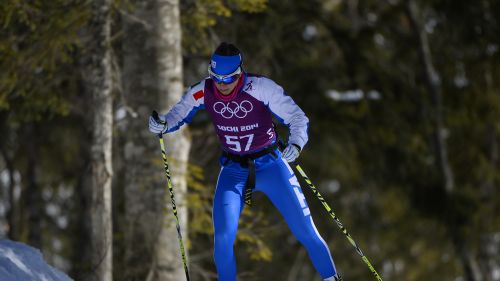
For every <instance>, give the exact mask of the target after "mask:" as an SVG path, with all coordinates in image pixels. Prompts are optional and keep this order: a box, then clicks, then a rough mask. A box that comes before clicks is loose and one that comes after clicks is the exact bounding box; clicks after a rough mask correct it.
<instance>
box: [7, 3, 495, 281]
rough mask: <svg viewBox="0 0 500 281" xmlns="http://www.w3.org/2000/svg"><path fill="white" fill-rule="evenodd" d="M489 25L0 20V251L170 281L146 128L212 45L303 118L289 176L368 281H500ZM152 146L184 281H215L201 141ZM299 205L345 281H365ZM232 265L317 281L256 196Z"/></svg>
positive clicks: (85, 6)
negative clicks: (17, 247) (273, 87)
mask: <svg viewBox="0 0 500 281" xmlns="http://www.w3.org/2000/svg"><path fill="white" fill-rule="evenodd" d="M499 18H500V2H499V1H495V0H478V1H464V0H458V1H457V0H454V1H451V0H425V1H416V0H378V1H375V0H366V1H358V0H313V1H299V0H289V1H273V0H269V1H267V0H254V1H252V0H198V1H196V0H186V1H176V0H150V1H139V0H95V1H84V0H52V1H43V0H31V1H22V0H4V1H2V4H1V5H0V36H1V40H0V67H1V68H0V69H1V72H0V152H1V153H0V236H1V237H8V238H10V239H13V240H16V241H22V242H25V243H27V244H29V245H32V246H35V247H37V248H39V249H41V250H42V252H43V254H44V256H45V258H46V259H47V260H48V261H49V262H50V263H51V264H53V265H55V266H56V267H58V268H60V269H62V270H64V271H66V272H67V273H68V274H69V275H70V276H71V277H72V278H74V279H75V280H158V281H169V280H176V281H178V280H184V278H185V277H184V270H183V267H182V262H181V258H180V252H179V244H178V241H177V234H176V230H175V220H174V217H173V215H172V208H171V203H170V198H169V193H168V189H167V185H166V179H165V175H164V171H163V162H162V159H161V152H160V147H159V143H158V138H157V137H156V136H154V135H152V134H151V133H149V132H148V129H147V121H148V117H149V115H150V114H151V111H152V110H154V109H156V110H158V111H160V112H166V111H167V110H168V109H169V108H170V107H171V106H172V105H173V104H174V103H175V102H176V101H177V100H179V99H180V97H181V96H182V93H183V92H184V91H185V90H186V89H187V87H189V85H191V84H193V83H196V82H197V81H199V80H201V79H203V78H204V77H206V76H207V73H206V69H207V64H208V61H209V56H210V54H211V52H212V51H213V49H214V48H215V47H216V46H217V45H218V44H219V43H220V42H221V41H228V42H232V43H235V44H236V45H237V46H238V47H239V48H240V49H241V50H242V52H243V61H244V68H245V70H246V71H248V72H251V73H259V74H263V75H265V76H268V77H270V78H272V79H273V80H275V81H276V82H278V83H279V84H280V85H282V86H283V87H284V88H285V90H286V91H287V93H288V94H289V95H291V96H292V97H293V99H294V100H295V101H296V102H297V103H298V104H299V106H300V107H301V108H302V109H303V110H304V111H305V112H306V114H307V115H308V117H309V118H310V127H309V135H310V140H309V143H308V144H307V146H306V147H305V149H304V150H303V152H302V154H301V157H300V163H301V166H302V167H303V168H304V170H305V172H306V173H307V174H308V176H309V177H310V178H311V180H312V181H313V183H314V184H315V185H316V186H317V187H318V189H319V191H320V192H321V193H322V194H323V196H324V197H325V199H326V202H328V204H330V206H332V207H333V210H334V212H335V213H336V214H337V215H338V217H339V218H340V220H341V221H342V222H343V223H344V225H345V226H346V228H347V229H348V231H349V232H350V233H351V235H352V236H353V238H354V240H355V241H356V242H357V243H358V244H359V246H360V247H361V249H362V250H363V252H364V254H366V256H367V257H368V258H369V259H370V261H371V262H372V264H373V265H374V267H375V268H376V269H377V271H378V272H379V273H380V275H381V276H382V277H383V279H384V280H386V281H390V280H398V281H400V280H405V281H416V280H428V281H443V280H451V281H461V280H463V281H480V280H486V281H491V280H500V210H499V206H500V196H499V194H498V185H499V183H500V167H499V159H498V158H499V144H500V139H499V132H500V92H499V91H500V79H499V78H500V54H499V46H500V36H499V34H500V23H499V22H498V19H499ZM280 132H282V135H283V136H286V135H287V132H286V128H284V127H281V128H280ZM165 142H166V147H167V151H168V157H169V161H170V162H169V164H170V168H171V171H172V175H173V182H174V192H175V196H176V203H177V208H178V211H179V216H180V223H181V226H182V231H183V235H184V243H185V245H186V248H187V252H188V260H189V269H190V274H191V277H192V279H193V280H216V274H215V268H214V265H213V261H212V248H213V240H212V235H213V228H212V225H211V203H212V201H211V200H212V197H213V192H214V185H215V181H216V179H217V175H218V169H219V166H218V161H217V159H218V157H219V155H220V149H219V144H218V142H217V139H216V136H215V134H214V131H213V128H212V125H211V123H210V122H209V120H208V118H207V116H206V115H205V114H204V113H199V114H198V115H197V116H196V117H195V118H194V120H193V123H192V124H191V125H189V126H184V128H183V129H182V130H180V131H178V132H176V133H173V134H169V135H168V136H165ZM302 183H303V182H302ZM303 190H304V194H305V195H306V198H307V200H308V202H309V204H310V208H311V212H312V213H313V216H314V219H315V223H316V225H317V227H318V230H319V232H320V233H322V235H323V237H324V239H325V240H326V242H327V243H328V245H329V247H330V249H331V251H332V254H333V256H334V259H335V262H336V264H337V267H338V269H339V271H340V272H341V273H342V275H343V276H344V279H345V280H350V281H355V280H374V278H373V276H372V274H371V273H370V271H369V270H368V268H367V267H366V265H365V264H364V263H363V261H362V260H361V258H360V256H359V255H358V254H357V253H356V251H355V249H354V248H353V247H352V246H351V245H350V244H349V242H348V240H346V239H345V237H344V235H343V234H342V233H341V232H340V231H339V229H338V227H337V225H336V224H335V222H334V221H333V220H332V218H331V217H330V216H329V215H328V213H327V212H326V211H325V209H324V208H323V206H322V205H321V204H320V202H319V201H318V200H317V199H316V198H315V196H314V195H313V194H312V193H311V192H310V190H308V188H307V185H304V184H303ZM236 247H237V248H236V249H237V256H238V270H239V272H238V273H239V280H242V281H243V280H245V281H250V280H287V281H295V280H311V281H312V280H320V277H319V276H318V275H317V274H316V273H315V271H314V269H313V268H312V265H311V263H310V262H309V259H308V257H307V254H306V252H305V250H304V249H303V248H302V247H301V246H300V245H299V244H298V242H297V241H296V240H295V239H294V238H293V236H292V235H291V233H290V231H289V230H288V228H287V226H286V224H285V223H284V221H283V220H282V218H281V217H280V215H279V214H278V212H277V211H276V210H275V209H274V208H273V207H272V206H271V204H270V202H269V201H268V200H267V199H266V198H265V197H264V196H262V195H256V196H255V198H254V206H252V207H251V208H246V209H245V212H244V214H243V217H242V220H241V222H240V231H239V234H238V239H237V243H236Z"/></svg>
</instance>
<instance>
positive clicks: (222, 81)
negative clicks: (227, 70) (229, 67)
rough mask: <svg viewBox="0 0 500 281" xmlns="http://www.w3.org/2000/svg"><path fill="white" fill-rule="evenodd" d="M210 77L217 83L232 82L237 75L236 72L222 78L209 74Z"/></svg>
mask: <svg viewBox="0 0 500 281" xmlns="http://www.w3.org/2000/svg"><path fill="white" fill-rule="evenodd" d="M211 77H212V80H214V81H215V82H216V83H217V84H220V83H222V84H231V83H233V82H234V81H235V80H236V79H238V77H239V75H238V74H236V75H233V76H229V77H224V78H223V79H219V78H217V77H215V76H213V75H212V76H211Z"/></svg>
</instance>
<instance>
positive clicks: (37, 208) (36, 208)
mask: <svg viewBox="0 0 500 281" xmlns="http://www.w3.org/2000/svg"><path fill="white" fill-rule="evenodd" d="M36 128H37V124H34V123H31V124H29V125H28V126H27V131H26V133H27V138H26V139H28V140H29V141H28V143H26V147H27V153H28V163H27V167H26V174H25V178H24V181H25V184H26V187H25V188H24V190H25V191H24V193H25V196H26V209H27V210H26V212H27V216H28V243H29V244H30V245H31V246H33V247H35V248H37V249H41V248H42V205H43V203H42V191H41V190H40V188H41V187H40V185H39V184H38V176H37V163H38V160H39V159H37V158H38V144H37V141H36V140H37V137H38V136H37V129H36Z"/></svg>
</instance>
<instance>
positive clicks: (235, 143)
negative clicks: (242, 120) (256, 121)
mask: <svg viewBox="0 0 500 281" xmlns="http://www.w3.org/2000/svg"><path fill="white" fill-rule="evenodd" d="M225 137H226V144H227V146H228V148H229V149H231V150H233V151H236V152H241V148H242V144H244V145H245V150H243V151H248V150H250V146H251V145H252V141H253V134H250V135H244V136H228V135H225Z"/></svg>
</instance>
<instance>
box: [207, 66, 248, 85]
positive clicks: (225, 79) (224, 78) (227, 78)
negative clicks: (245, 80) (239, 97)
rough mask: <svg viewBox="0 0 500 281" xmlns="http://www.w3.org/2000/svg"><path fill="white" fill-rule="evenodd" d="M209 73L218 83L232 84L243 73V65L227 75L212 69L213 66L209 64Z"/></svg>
mask: <svg viewBox="0 0 500 281" xmlns="http://www.w3.org/2000/svg"><path fill="white" fill-rule="evenodd" d="M208 74H209V75H210V78H212V80H214V81H215V83H217V84H221V83H222V84H226V85H227V84H231V83H233V82H234V81H236V80H237V79H238V78H239V77H240V74H241V66H239V67H238V68H237V69H236V70H235V71H234V72H233V73H229V74H226V75H220V74H217V73H215V72H213V71H212V67H211V66H210V65H209V66H208Z"/></svg>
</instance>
